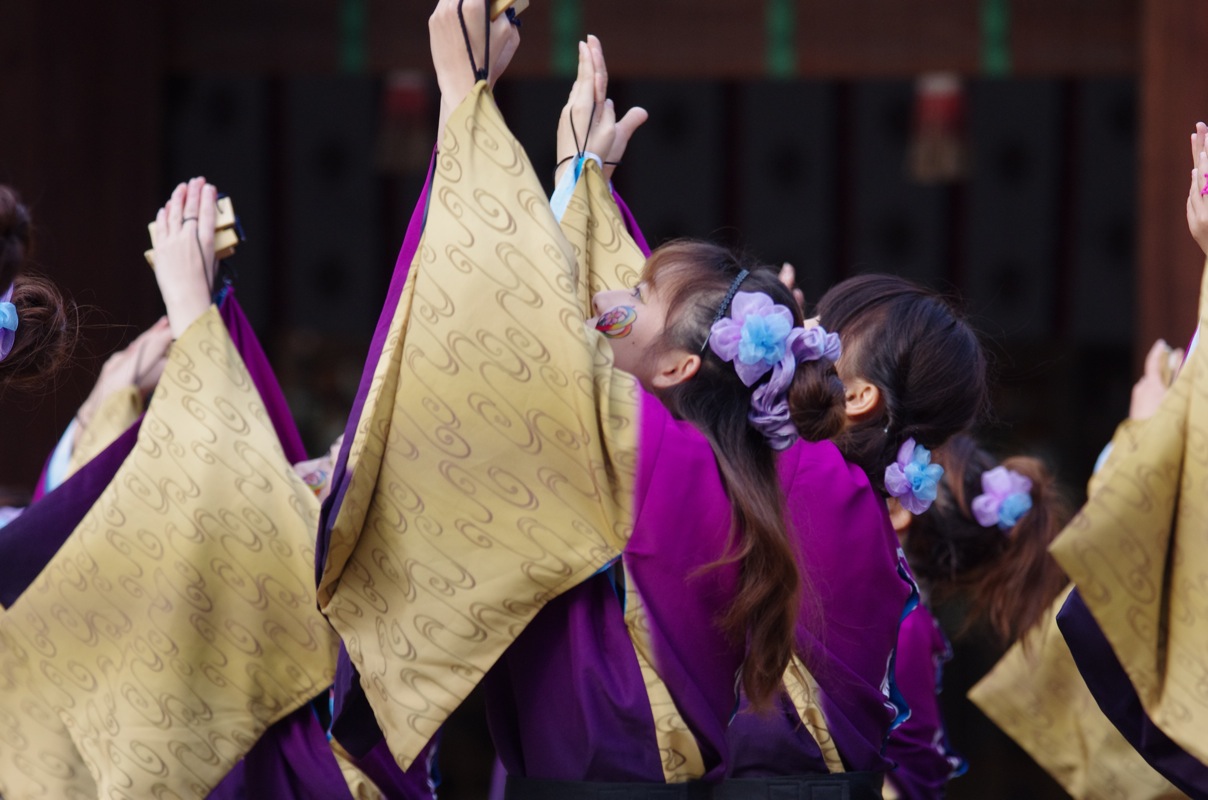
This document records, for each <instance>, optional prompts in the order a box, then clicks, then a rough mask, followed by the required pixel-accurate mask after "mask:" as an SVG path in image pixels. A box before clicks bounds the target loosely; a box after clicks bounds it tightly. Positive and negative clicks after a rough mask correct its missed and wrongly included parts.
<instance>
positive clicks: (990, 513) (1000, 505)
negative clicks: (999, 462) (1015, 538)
mask: <svg viewBox="0 0 1208 800" xmlns="http://www.w3.org/2000/svg"><path fill="white" fill-rule="evenodd" d="M982 492H983V493H982V494H979V495H978V496H977V497H975V498H973V518H974V519H976V520H977V522H978V524H979V525H983V526H985V527H987V528H989V527H990V526H991V525H997V526H998V527H999V528H1001V529H1002V530H1004V531H1005V530H1010V529H1011V528H1013V527H1015V523H1017V522H1019V518H1020V517H1022V516H1023V515H1024V514H1026V513H1028V511H1030V510H1031V508H1032V481H1031V480H1030V479H1028V478H1027V477H1025V476H1023V475H1020V474H1019V473H1018V472H1016V471H1015V470H1013V469H1007V468H1006V467H1001V466H999V467H995V468H994V469H990V470H986V471H985V472H983V473H982Z"/></svg>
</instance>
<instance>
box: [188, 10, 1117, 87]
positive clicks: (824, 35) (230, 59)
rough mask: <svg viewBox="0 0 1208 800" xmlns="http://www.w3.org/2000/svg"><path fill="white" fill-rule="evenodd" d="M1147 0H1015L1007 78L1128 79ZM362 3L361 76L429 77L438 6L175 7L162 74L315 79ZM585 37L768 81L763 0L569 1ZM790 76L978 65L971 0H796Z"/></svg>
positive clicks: (528, 41)
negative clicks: (351, 10)
mask: <svg viewBox="0 0 1208 800" xmlns="http://www.w3.org/2000/svg"><path fill="white" fill-rule="evenodd" d="M575 1H576V0H533V3H532V5H531V6H530V7H529V9H528V10H527V11H525V12H524V15H523V23H524V24H523V30H522V39H523V41H524V44H523V45H522V46H521V49H520V52H519V54H518V55H517V57H516V60H515V61H514V62H513V65H512V68H511V71H512V74H515V75H520V76H527V77H539V76H545V75H549V74H551V63H552V58H551V47H552V46H553V45H552V41H551V31H552V28H551V18H552V8H553V3H554V2H575ZM1140 1H1141V0H1012V2H1011V3H1010V15H1011V22H1010V29H1011V30H1010V35H1011V49H1012V59H1013V71H1014V72H1015V73H1017V74H1021V75H1029V76H1054V77H1080V76H1093V75H1105V74H1117V75H1118V74H1131V73H1133V72H1135V70H1136V68H1137V39H1136V25H1137V19H1138V14H1139V10H1138V9H1139V3H1140ZM348 2H363V3H364V5H365V10H366V13H367V15H368V24H367V26H366V39H367V43H366V44H367V49H368V54H369V58H368V68H369V69H370V71H372V72H375V73H381V72H386V71H388V70H396V69H404V70H411V69H417V70H422V71H425V72H426V71H429V70H430V59H429V56H428V42H427V36H428V15H429V14H430V13H431V9H432V5H433V3H432V0H209V2H207V3H205V4H201V5H198V4H193V3H185V2H183V0H173V2H171V3H170V4H169V8H170V11H169V12H168V20H169V28H168V31H169V44H170V46H169V48H168V51H169V58H170V64H169V68H170V69H171V70H174V71H178V72H201V73H205V72H215V71H219V72H239V73H252V74H270V75H271V74H313V73H330V72H334V71H338V70H339V69H340V59H339V53H340V45H341V36H342V35H343V33H342V29H341V23H340V19H341V17H340V14H341V9H342V8H343V7H344V4H345V3H348ZM577 2H578V6H579V9H580V14H581V18H582V20H583V25H582V28H583V30H582V32H581V34H582V35H586V34H587V33H588V32H592V33H595V34H596V35H598V36H600V38H601V39H602V40H603V41H604V43H605V48H606V50H607V52H608V54H609V69H610V72H611V73H612V74H613V75H614V76H616V77H620V78H701V79H741V78H752V77H762V76H764V75H766V53H765V50H766V47H767V36H766V30H765V23H766V13H767V8H766V3H767V0H747V2H743V3H736V2H733V0H653V1H652V0H577ZM794 16H795V19H796V28H797V30H796V39H795V41H796V44H797V54H796V55H797V58H796V61H797V65H798V70H797V74H799V75H800V76H802V77H808V78H823V79H826V78H830V79H833V78H851V79H859V78H874V77H884V78H901V77H911V76H914V75H917V74H918V73H920V72H924V71H928V70H939V69H943V70H952V71H956V72H959V73H963V74H968V75H976V74H978V73H979V72H980V70H981V60H980V59H981V19H980V3H979V2H975V1H974V0H913V1H912V2H902V0H796V10H795V15H794Z"/></svg>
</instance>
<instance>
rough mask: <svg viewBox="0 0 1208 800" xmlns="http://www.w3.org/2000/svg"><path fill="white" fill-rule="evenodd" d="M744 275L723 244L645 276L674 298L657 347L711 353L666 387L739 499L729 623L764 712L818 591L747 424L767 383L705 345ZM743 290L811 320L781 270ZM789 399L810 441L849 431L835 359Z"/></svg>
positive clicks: (678, 250)
mask: <svg viewBox="0 0 1208 800" xmlns="http://www.w3.org/2000/svg"><path fill="white" fill-rule="evenodd" d="M742 269H743V267H742V265H741V264H740V263H739V262H738V260H737V259H736V258H735V257H734V255H733V254H732V253H731V252H730V251H729V250H727V249H725V248H723V247H719V246H716V245H713V244H708V243H705V242H687V241H680V242H672V243H671V244H668V245H664V246H663V247H660V248H659V249H657V250H656V251H655V252H654V253H652V254H651V256H650V259H649V260H648V261H647V265H646V272H645V280H646V281H647V282H648V283H649V284H650V286H651V287H652V289H655V290H657V291H658V292H659V293H660V294H661V295H662V296H663V297H664V298H666V300H667V309H668V312H667V320H668V322H667V328H666V330H665V331H664V333H663V336H662V338H661V340H660V342H659V344H658V345H657V346H658V347H661V348H668V349H681V350H686V351H688V352H690V353H700V354H701V365H700V368H699V370H698V371H697V374H696V375H695V376H694V377H693V378H691V379H690V380H687V381H684V382H682V383H679V384H677V385H675V386H673V387H671V388H669V389H666V390H664V391H663V392H662V393H661V394H660V399H661V400H662V401H663V403H664V404H665V405H666V406H667V408H668V409H670V410H671V412H672V413H674V414H676V415H677V416H678V417H680V418H682V419H686V420H689V421H690V422H692V423H693V424H694V425H695V426H696V427H697V428H698V429H699V430H700V431H701V432H702V433H703V434H704V436H705V437H706V438H707V439H708V440H709V443H710V445H711V446H712V448H713V452H714V455H715V456H716V458H717V463H718V468H719V470H720V472H721V477H722V481H723V483H724V485H725V487H726V491H727V493H728V495H729V498H730V505H731V508H732V518H731V532H732V533H731V535H732V537H733V538H732V542H733V544H732V547H731V550H730V552H729V553H728V554H727V556H726V557H725V558H724V559H723V560H722V562H720V563H730V562H738V564H739V567H740V575H739V586H738V592H737V594H736V595H735V597H734V600H733V602H732V603H731V605H730V607H729V608H727V609H724V610H723V611H722V613H721V615H720V618H719V623H720V625H721V627H722V629H723V630H724V631H725V632H726V633H727V634H728V635H729V636H730V637H731V639H732V640H733V641H735V642H736V643H739V644H745V645H746V654H745V656H744V659H743V665H742V687H743V690H744V692H745V693H746V695H747V698H748V699H749V700H750V702H751V704H752V706H753V707H755V708H760V709H762V708H767V707H768V706H769V705H770V703H771V701H772V699H773V698H774V697H775V696H776V694H777V693H778V692H780V691H781V686H782V681H783V678H784V671H785V669H787V667H788V664H789V661H790V660H791V658H792V656H793V654H794V652H795V651H796V626H797V619H798V615H799V613H800V608H801V603H802V597H803V595H804V594H806V593H810V592H809V588H808V586H806V585H805V584H804V576H803V574H802V572H801V570H800V568H799V566H798V564H799V554H798V553H797V550H796V547H795V545H794V540H793V539H792V538H791V537H790V535H789V532H788V529H787V526H786V524H785V519H784V497H783V492H782V490H781V488H780V477H779V474H778V473H777V471H776V458H775V452H774V451H773V450H772V448H771V446H770V445H769V443H768V440H767V439H766V438H765V436H764V435H763V434H762V433H760V432H759V431H757V430H756V429H755V428H754V427H752V426H751V424H750V423H749V422H748V419H747V417H748V414H749V413H750V409H751V396H752V391H753V388H758V386H759V385H760V383H756V384H755V387H748V386H746V385H744V384H743V382H742V380H740V379H739V377H738V375H737V373H736V372H735V368H734V365H733V364H731V363H728V362H726V361H723V360H722V359H721V358H720V357H718V355H717V354H716V353H715V352H713V351H712V349H711V348H709V347H704V346H703V345H704V344H705V343H706V342H707V340H708V338H709V332H710V328H711V325H712V321H713V318H714V316H715V315H716V313H717V310H718V308H720V307H721V306H722V304H723V302H724V301H725V299H726V297H727V294H728V293H729V292H730V290H731V288H732V284H733V283H734V280H735V278H736V277H737V276H738V275H739V273H740V271H741V270H742ZM741 288H742V291H748V292H763V293H765V294H767V295H768V296H769V297H771V298H772V300H773V302H774V303H776V304H778V305H783V306H786V307H788V308H789V309H790V310H791V311H792V314H793V319H794V325H797V326H800V325H801V324H802V319H801V312H800V308H799V307H798V306H797V304H796V302H795V301H794V299H793V297H792V294H791V293H790V292H789V290H788V289H787V288H785V286H784V285H783V284H782V283H781V282H780V280H779V279H778V278H777V277H776V275H775V273H774V272H771V271H769V270H765V269H755V270H753V271H751V272H750V274H749V275H748V276H747V277H746V278H744V279H743V281H742V287H741ZM730 296H732V295H730ZM787 400H788V407H789V417H790V419H791V421H792V423H793V426H794V427H795V428H796V429H797V431H798V432H799V434H800V435H801V436H802V437H803V438H806V439H809V440H814V441H816V440H821V439H826V438H830V437H831V436H834V435H835V434H836V433H838V432H839V430H840V429H841V428H842V425H843V420H844V417H843V385H842V384H841V383H840V382H839V379H838V376H837V374H836V372H835V367H834V364H833V363H832V362H831V361H829V360H827V359H825V358H821V359H818V360H814V361H804V362H801V363H798V364H797V367H796V371H795V372H794V374H793V380H792V383H791V384H790V386H789V389H788V398H787ZM811 594H812V593H811Z"/></svg>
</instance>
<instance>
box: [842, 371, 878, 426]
mask: <svg viewBox="0 0 1208 800" xmlns="http://www.w3.org/2000/svg"><path fill="white" fill-rule="evenodd" d="M843 399H844V401H845V408H844V411H846V412H847V416H848V418H849V419H853V420H854V419H859V418H861V417H864V416H867V415H869V414H871V413H873V412H874V411H876V410H877V409H878V408H880V406H881V390H880V389H878V388H877V387H876V386H874V385H872V384H871V383H869V382H868V381H866V380H864V379H863V378H852V379H851V380H848V381H844V382H843Z"/></svg>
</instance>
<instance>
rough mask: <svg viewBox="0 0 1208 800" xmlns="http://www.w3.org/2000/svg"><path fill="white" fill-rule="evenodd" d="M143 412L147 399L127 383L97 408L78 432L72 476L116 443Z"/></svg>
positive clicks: (69, 463)
mask: <svg viewBox="0 0 1208 800" xmlns="http://www.w3.org/2000/svg"><path fill="white" fill-rule="evenodd" d="M142 413H143V398H142V397H141V396H140V395H139V393H138V389H136V388H135V387H133V386H124V387H122V388H121V389H119V390H117V391H116V392H113V393H112V394H110V395H109V396H108V397H106V398H105V399H104V400H103V401H102V402H101V404H100V406H98V407H97V410H96V413H95V414H93V416H92V421H91V422H89V423H88V425H87V427H84V428H82V429H80V430H79V431H77V432H76V440H75V445H74V446H73V447H72V449H71V460H70V461H69V462H68V465H67V474H68V476H71V475H74V474H75V473H76V472H78V471H79V469H80V467H82V466H84V465H85V464H87V463H88V462H89V461H91V460H92V459H93V458H95V457H96V455H97V454H98V453H100V452H101V451H102V450H104V449H105V448H106V447H108V446H109V445H111V444H113V442H114V440H116V439H117V437H119V436H121V435H122V434H123V433H125V432H126V429H127V428H129V427H130V426H131V425H133V424H134V422H135V420H137V419H138V418H139V416H140V415H142Z"/></svg>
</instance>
